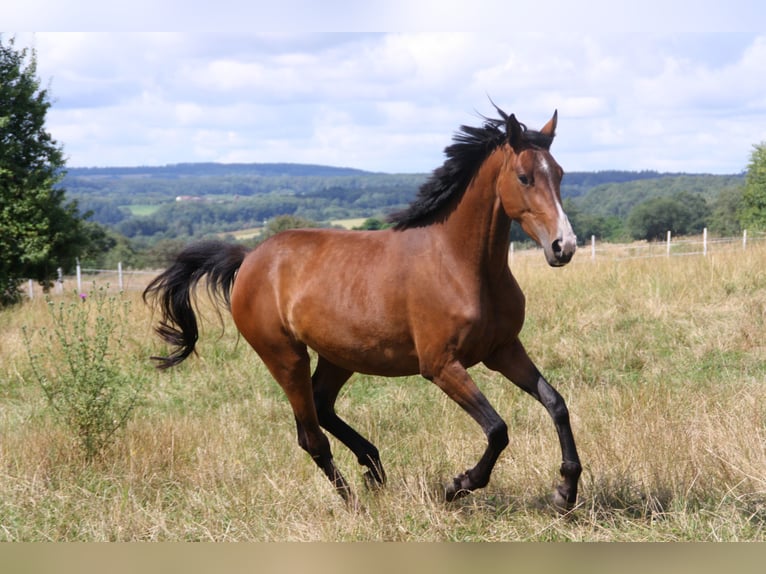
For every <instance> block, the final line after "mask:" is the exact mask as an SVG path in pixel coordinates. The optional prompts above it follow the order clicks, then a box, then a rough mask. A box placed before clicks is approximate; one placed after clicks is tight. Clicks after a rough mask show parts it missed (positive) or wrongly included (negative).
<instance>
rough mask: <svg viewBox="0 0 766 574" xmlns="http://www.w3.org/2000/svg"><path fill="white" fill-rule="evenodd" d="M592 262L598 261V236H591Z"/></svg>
mask: <svg viewBox="0 0 766 574" xmlns="http://www.w3.org/2000/svg"><path fill="white" fill-rule="evenodd" d="M590 260H591V261H595V260H596V236H595V235H591V236H590Z"/></svg>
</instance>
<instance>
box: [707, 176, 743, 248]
mask: <svg viewBox="0 0 766 574" xmlns="http://www.w3.org/2000/svg"><path fill="white" fill-rule="evenodd" d="M743 191H744V189H743V187H742V186H741V185H740V186H733V187H727V188H725V189H722V190H721V193H720V194H719V195H718V197H717V198H716V199H715V201H714V202H713V211H712V215H711V218H710V231H712V232H713V233H715V234H717V235H720V236H723V237H727V236H732V235H737V234H739V233H742V226H741V225H740V213H741V211H742V194H743Z"/></svg>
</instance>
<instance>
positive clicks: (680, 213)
mask: <svg viewBox="0 0 766 574" xmlns="http://www.w3.org/2000/svg"><path fill="white" fill-rule="evenodd" d="M709 217H710V208H709V207H708V205H707V202H706V201H705V199H704V198H703V197H702V196H700V195H697V194H693V193H689V192H685V191H682V192H680V193H677V194H675V195H674V196H673V197H655V198H652V199H648V200H646V201H644V202H643V203H639V204H638V205H636V206H635V207H634V208H633V209H632V210H631V212H630V215H628V222H627V227H628V231H629V232H630V235H631V237H633V238H634V239H647V240H650V241H651V240H655V239H662V238H664V237H665V235H666V233H667V232H668V231H671V232H672V233H673V235H688V234H691V233H699V232H701V231H702V230H703V228H704V227H705V226H706V225H707V220H708V218H709Z"/></svg>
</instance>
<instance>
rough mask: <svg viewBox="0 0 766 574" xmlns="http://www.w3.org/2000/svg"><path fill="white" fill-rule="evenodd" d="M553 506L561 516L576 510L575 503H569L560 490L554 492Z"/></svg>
mask: <svg viewBox="0 0 766 574" xmlns="http://www.w3.org/2000/svg"><path fill="white" fill-rule="evenodd" d="M551 505H552V506H553V508H555V509H556V512H558V513H559V514H568V513H569V512H571V511H572V509H573V508H574V502H569V500H567V497H566V496H565V495H564V494H562V492H561V490H559V489H558V488H556V489H555V490H554V491H553V496H552V497H551Z"/></svg>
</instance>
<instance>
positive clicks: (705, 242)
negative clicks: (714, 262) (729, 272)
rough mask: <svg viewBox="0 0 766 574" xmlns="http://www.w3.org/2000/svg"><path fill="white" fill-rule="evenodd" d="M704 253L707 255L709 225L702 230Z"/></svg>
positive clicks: (704, 255)
mask: <svg viewBox="0 0 766 574" xmlns="http://www.w3.org/2000/svg"><path fill="white" fill-rule="evenodd" d="M702 255H703V257H707V227H705V228H704V229H703V230H702Z"/></svg>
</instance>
